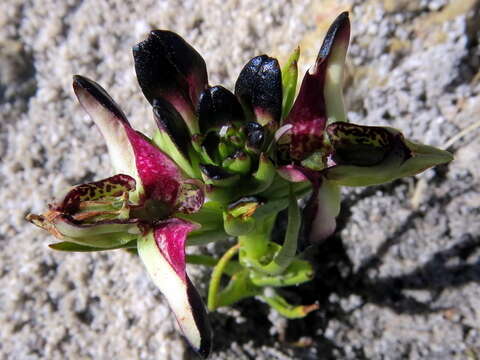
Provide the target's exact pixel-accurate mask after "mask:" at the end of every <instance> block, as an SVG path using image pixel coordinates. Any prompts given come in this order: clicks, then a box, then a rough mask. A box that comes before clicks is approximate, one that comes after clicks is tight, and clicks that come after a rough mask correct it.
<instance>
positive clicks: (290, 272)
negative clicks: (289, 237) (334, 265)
mask: <svg viewBox="0 0 480 360" xmlns="http://www.w3.org/2000/svg"><path fill="white" fill-rule="evenodd" d="M314 275H315V273H314V270H313V267H312V265H311V264H310V263H309V262H308V261H305V260H300V259H294V260H293V261H292V263H291V264H290V265H289V266H288V267H287V268H286V269H285V271H284V272H283V273H282V274H280V275H266V274H263V273H261V272H258V271H254V270H252V271H251V272H250V280H252V283H253V284H254V285H256V286H260V287H265V286H273V287H283V286H292V285H299V284H302V283H305V282H308V281H310V280H312V279H313V277H314Z"/></svg>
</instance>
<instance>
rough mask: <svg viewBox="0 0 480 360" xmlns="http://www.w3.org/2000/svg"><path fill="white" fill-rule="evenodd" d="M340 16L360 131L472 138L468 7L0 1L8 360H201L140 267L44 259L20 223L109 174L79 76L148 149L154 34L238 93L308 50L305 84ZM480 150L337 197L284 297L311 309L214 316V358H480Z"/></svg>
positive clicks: (472, 143)
mask: <svg viewBox="0 0 480 360" xmlns="http://www.w3.org/2000/svg"><path fill="white" fill-rule="evenodd" d="M347 9H348V10H350V11H351V21H352V27H353V30H352V33H353V38H352V45H351V48H350V53H349V75H348V79H347V84H346V90H347V102H348V104H349V110H350V112H349V117H350V119H351V120H352V121H354V122H357V123H362V124H370V125H373V124H381V125H388V126H394V127H397V128H400V129H402V130H403V131H404V133H405V134H406V135H407V136H409V137H411V138H413V139H415V140H418V141H421V142H425V143H428V144H432V145H436V146H442V145H443V144H445V142H446V141H447V140H448V139H450V138H451V137H452V136H454V135H455V134H456V133H458V131H459V130H461V129H463V128H465V127H467V126H468V125H470V124H472V123H474V122H475V121H478V120H479V118H480V116H479V114H480V111H479V110H480V92H479V91H480V73H479V71H478V70H479V63H480V62H479V58H480V49H479V46H478V45H479V27H480V10H479V9H480V2H479V1H475V0H457V1H454V0H452V1H450V2H449V1H447V0H433V1H426V0H425V1H424V0H422V1H420V0H418V1H406V0H400V1H391V0H367V1H360V0H358V1H354V0H351V1H349V0H343V1H332V0H325V1H295V2H291V1H286V0H281V1H277V0H271V1H251V0H230V1H208V0H203V1H194V0H185V1H153V0H151V1H149V0H136V1H117V2H115V1H105V2H98V1H93V0H85V1H78V0H68V1H55V0H34V1H23V0H7V1H2V2H1V3H0V158H1V164H0V184H1V186H0V198H1V199H2V201H1V212H0V259H1V260H0V263H1V269H0V323H1V324H2V326H0V357H1V358H4V359H22V360H23V359H190V358H194V357H193V355H192V354H191V353H190V351H189V350H188V349H187V348H186V347H185V345H184V343H183V340H182V339H181V338H180V336H179V335H178V333H177V332H176V331H175V327H176V325H175V323H174V319H173V317H172V315H171V314H170V313H169V311H168V309H167V307H166V306H165V304H164V301H163V299H162V297H161V295H160V294H159V292H158V291H157V290H156V289H155V288H154V286H153V285H152V284H151V283H150V281H149V280H148V277H147V276H146V274H145V272H144V271H143V269H142V266H141V264H140V262H139V260H138V259H137V258H135V257H134V256H132V255H130V254H128V253H126V252H123V251H113V252H110V253H101V254H100V253H97V254H64V253H58V252H53V251H51V250H49V249H48V247H47V244H48V243H50V242H51V240H52V239H50V238H49V237H48V236H47V235H46V234H44V233H43V232H41V231H39V230H37V229H35V228H34V227H33V226H31V225H30V224H28V223H26V222H25V221H24V219H23V218H24V216H25V214H26V213H28V212H39V211H41V210H42V209H43V208H44V207H45V204H46V202H48V201H50V200H52V198H53V197H54V196H55V195H57V194H59V193H60V192H61V191H62V190H63V189H64V188H66V187H67V186H69V185H73V184H77V183H81V182H85V181H90V180H93V179H100V178H103V177H106V176H107V175H109V174H111V168H110V165H109V159H108V156H107V154H106V147H105V146H104V143H103V141H102V139H101V136H100V134H99V133H98V131H97V130H96V129H95V128H94V127H93V124H92V122H91V121H90V120H89V119H88V117H87V116H86V115H85V113H84V112H83V111H82V110H81V109H80V107H79V105H78V104H77V103H76V100H75V98H74V95H73V91H72V90H71V75H72V74H77V73H78V74H82V75H85V76H88V77H90V78H92V79H95V80H96V81H98V82H99V83H100V84H102V85H103V86H104V87H105V88H106V89H108V90H109V92H110V94H111V95H112V97H113V98H115V99H116V100H117V102H118V103H119V104H121V105H122V107H123V109H124V110H125V112H126V114H127V115H128V116H129V118H130V119H131V121H132V123H133V124H134V126H135V127H136V128H138V129H139V130H142V131H145V132H147V133H151V131H152V129H153V121H152V119H151V116H150V112H149V107H148V105H147V103H146V101H145V100H144V99H143V98H142V96H141V93H140V90H139V88H138V85H137V83H136V80H135V77H134V70H133V64H132V57H131V47H132V45H134V44H135V43H136V42H138V41H140V40H142V38H143V37H144V36H145V35H146V34H147V32H148V31H149V29H152V28H164V29H170V30H173V31H176V32H178V33H179V34H181V35H182V36H184V37H185V38H186V39H187V40H188V41H189V42H190V43H192V44H193V45H194V46H195V47H196V48H197V49H198V50H199V51H200V52H201V53H202V54H203V56H204V58H205V60H206V62H207V64H208V66H209V76H210V82H211V83H212V84H217V83H222V84H224V85H226V86H228V87H230V88H231V87H232V85H233V83H234V81H235V79H236V76H237V75H238V73H239V71H240V69H241V68H242V66H243V64H244V63H245V62H246V61H247V60H248V59H249V58H251V57H252V56H255V55H258V54H261V53H268V54H270V55H274V56H278V57H279V58H280V59H284V58H285V56H286V55H287V54H288V52H289V51H291V50H292V49H293V48H294V47H295V46H296V45H297V44H298V43H299V42H301V43H302V49H303V50H304V51H303V53H304V55H305V57H304V59H305V60H304V61H303V62H302V64H303V65H302V66H303V68H305V66H306V65H305V64H307V63H308V61H311V60H312V57H314V55H315V52H316V51H317V49H318V47H319V46H320V43H321V39H322V33H323V32H324V31H325V29H326V26H327V24H328V23H329V22H330V21H331V20H332V19H334V17H335V16H336V14H337V13H339V12H340V11H342V10H347ZM478 139H479V131H478V130H477V131H476V132H475V131H472V132H470V133H469V134H467V136H465V137H464V138H462V139H460V140H459V141H457V142H455V143H454V144H453V145H452V146H451V147H450V150H452V151H453V152H454V153H455V157H456V160H455V161H454V162H452V163H451V164H450V165H448V166H443V167H439V168H436V169H434V170H430V171H428V172H426V173H425V174H423V175H421V176H418V177H417V178H415V179H413V178H412V179H403V180H399V181H396V182H394V183H392V184H388V185H385V186H380V187H374V188H368V189H355V190H348V189H347V190H345V191H344V195H345V196H344V202H343V206H342V211H341V215H340V218H339V227H338V230H337V232H336V234H335V236H333V237H332V238H331V239H329V240H328V241H326V242H325V243H324V244H322V245H321V246H320V247H318V248H317V249H315V250H314V251H312V252H311V254H310V257H311V258H312V259H313V260H314V261H315V262H316V263H317V264H318V266H317V267H318V268H317V278H316V279H315V281H314V282H312V283H310V284H308V285H305V286H302V287H299V288H294V289H289V290H288V291H287V295H288V296H290V297H291V298H292V299H294V300H297V301H302V302H305V303H308V302H312V301H318V302H319V303H320V310H319V311H317V312H315V313H313V314H311V315H310V316H309V317H307V318H306V319H303V320H296V321H285V320H284V319H281V318H279V317H278V316H277V315H276V314H275V313H273V312H270V311H269V310H268V309H267V308H266V307H265V306H263V305H260V303H258V302H256V301H254V300H249V301H245V302H242V303H240V304H238V305H237V306H235V307H234V308H233V309H230V310H228V311H222V312H219V313H216V314H212V315H211V317H212V322H213V325H214V328H215V331H216V334H217V335H216V338H215V348H214V349H215V353H214V354H213V356H212V358H213V359H233V358H235V359H238V360H240V359H252V358H258V359H319V358H320V359H477V358H480V329H479V326H480V325H479V324H480V288H479V286H478V282H479V280H480V165H479V163H478V159H479V158H478V154H479V153H480V142H479V140H478ZM419 183H421V184H423V185H422V188H421V190H422V191H419V192H417V195H418V196H416V197H415V201H413V203H412V195H413V193H414V190H415V188H416V187H417V184H419ZM202 276H203V275H202V273H201V272H198V271H197V278H198V279H199V280H200V279H201V278H202Z"/></svg>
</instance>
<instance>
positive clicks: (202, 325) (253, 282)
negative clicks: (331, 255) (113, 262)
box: [27, 13, 452, 357]
mask: <svg viewBox="0 0 480 360" xmlns="http://www.w3.org/2000/svg"><path fill="white" fill-rule="evenodd" d="M349 38H350V23H349V18H348V14H347V13H342V14H340V15H339V16H338V18H337V19H336V20H335V22H334V23H333V24H332V25H331V27H330V29H329V30H328V33H327V35H326V37H325V39H324V41H323V44H322V46H321V48H320V51H319V53H318V57H317V60H316V62H315V64H314V65H313V66H312V67H311V68H310V69H309V71H308V72H307V73H306V74H305V76H304V78H303V80H302V83H301V85H300V88H299V91H298V95H297V96H296V97H295V95H296V93H297V91H296V90H297V60H298V57H299V49H296V50H295V51H294V52H293V54H292V55H291V57H290V59H289V60H288V62H287V63H286V64H285V65H284V66H283V68H281V67H280V65H279V63H278V61H277V60H276V59H274V58H271V57H268V56H266V55H261V56H257V57H254V58H253V59H251V60H250V61H249V62H248V63H247V64H246V65H245V67H244V68H243V70H242V71H241V73H240V75H239V77H238V80H237V82H236V84H235V91H234V92H233V93H232V92H231V91H229V90H228V89H226V88H224V87H222V86H218V85H217V86H210V85H209V84H208V76H207V70H206V66H205V62H204V60H203V58H202V57H201V55H200V54H199V53H198V52H197V51H196V50H195V49H193V48H192V47H191V46H190V45H189V44H188V43H186V42H185V41H184V40H183V39H182V38H181V37H180V36H179V35H177V34H175V33H172V32H169V31H163V30H154V31H152V32H151V33H150V35H149V37H148V38H147V39H146V40H145V41H143V42H141V43H139V44H138V45H137V46H135V47H134V48H133V56H134V60H135V70H136V73H137V78H138V82H139V84H140V87H141V89H142V91H143V93H144V95H145V97H146V98H147V100H148V102H149V103H150V105H151V107H152V113H153V117H154V119H155V121H156V123H157V126H158V130H157V131H156V133H155V134H154V136H153V137H152V138H148V137H146V136H145V135H143V134H141V133H139V132H137V131H135V130H134V129H133V128H132V127H131V126H130V124H129V122H128V120H127V118H126V117H125V115H124V113H123V112H122V110H120V108H119V106H118V105H117V104H116V103H115V102H114V100H113V99H112V98H111V97H110V96H109V95H108V94H107V93H106V91H105V90H104V89H103V88H102V87H101V86H100V85H98V84H96V83H95V82H93V81H92V80H89V79H87V78H85V77H82V76H74V80H73V88H74V91H75V94H76V95H77V97H78V100H79V101H80V103H81V105H82V106H83V108H84V109H85V111H86V112H87V113H88V114H89V115H90V116H91V118H92V119H93V121H94V122H95V124H96V125H97V126H98V128H99V129H100V131H101V132H102V134H103V136H104V138H105V141H106V143H107V146H108V151H109V153H110V156H111V160H112V164H113V167H114V169H115V172H116V175H114V176H112V177H109V178H107V179H104V180H100V181H96V182H92V183H87V184H82V185H78V186H75V187H73V189H71V190H70V191H69V192H68V193H67V194H66V195H65V197H64V198H63V199H62V200H60V201H59V202H56V203H54V204H51V205H50V206H49V209H48V210H47V211H46V212H45V213H44V214H42V215H34V214H30V215H28V216H27V219H28V220H29V221H31V222H32V223H34V224H35V225H37V226H39V227H41V228H43V229H45V230H47V231H49V232H50V233H51V234H52V235H54V236H55V237H57V238H58V239H60V240H61V241H60V242H57V243H55V244H52V245H50V247H51V248H53V249H55V250H62V251H101V250H110V249H118V248H128V249H132V250H136V251H137V252H138V255H139V256H140V258H141V259H142V261H143V263H144V265H145V267H146V269H147V271H148V273H149V274H150V276H151V278H152V280H153V282H154V283H155V284H156V285H157V286H158V288H159V289H160V291H161V292H162V293H163V295H164V296H165V298H166V299H167V300H168V302H169V304H170V307H171V309H172V311H173V312H174V314H175V316H176V318H177V321H178V324H179V326H180V328H181V330H182V332H183V334H184V335H185V337H186V338H187V340H188V341H189V342H190V344H191V345H192V346H193V347H194V348H195V349H196V351H197V352H198V353H199V354H200V355H202V356H203V357H207V356H208V354H209V353H210V351H211V344H212V333H211V329H210V326H209V322H208V317H207V312H206V310H205V306H204V303H203V301H202V299H201V297H200V295H199V294H198V292H197V291H196V290H195V288H194V286H193V285H192V282H191V281H190V279H189V277H188V275H187V273H186V263H187V262H190V263H194V264H202V265H207V266H212V267H213V272H212V277H211V282H210V285H209V293H208V302H207V305H208V308H209V310H215V309H216V308H218V307H221V306H228V305H231V304H233V303H235V302H237V301H239V300H241V299H244V298H246V297H252V296H255V297H257V298H258V299H260V300H262V301H264V302H266V303H268V304H269V305H270V306H272V307H273V308H274V309H275V310H277V311H278V312H280V313H281V314H282V315H284V316H286V317H288V318H298V317H303V316H305V315H307V314H308V313H309V312H310V311H312V310H315V309H316V305H315V304H312V305H292V304H289V303H288V302H287V301H286V300H285V299H284V298H283V297H281V296H280V295H279V294H278V293H277V292H275V290H274V289H275V288H277V287H283V286H292V285H298V284H301V283H304V282H307V281H309V280H311V279H312V277H313V276H314V272H313V267H312V265H311V264H310V263H309V262H307V261H305V260H304V259H302V254H301V253H300V252H299V247H300V245H301V244H300V240H299V239H302V240H301V241H304V242H307V243H314V242H318V241H321V240H322V239H325V238H326V237H328V236H329V235H331V234H332V232H333V231H334V230H335V217H336V216H337V215H338V212H339V206H340V196H339V194H340V190H339V188H340V186H342V185H343V186H368V185H375V184H381V183H385V182H389V181H392V180H394V179H397V178H400V177H403V176H410V175H414V174H417V173H419V172H421V171H423V170H425V169H427V168H429V167H431V166H434V165H437V164H441V163H445V162H448V161H450V160H451V159H452V157H451V155H450V154H449V153H448V152H445V151H442V150H439V149H436V148H433V147H430V146H426V145H420V144H417V143H413V142H411V141H409V140H406V139H405V138H404V137H403V135H402V134H401V133H400V132H399V131H398V130H395V129H392V128H387V127H375V126H364V125H356V124H351V123H348V121H347V117H346V114H345V110H344V105H343V95H342V81H343V73H344V68H345V57H346V53H347V48H348V43H349ZM302 198H305V199H306V205H305V207H304V208H302V209H300V208H299V206H298V200H299V199H302ZM283 210H287V213H288V224H287V227H286V230H285V234H284V239H283V241H278V240H279V239H272V230H273V228H274V226H275V223H276V220H277V217H278V214H279V212H280V211H283ZM222 240H225V241H230V242H232V241H233V245H232V247H231V248H230V249H229V250H228V251H226V253H225V254H224V255H223V256H221V257H220V258H218V259H217V258H214V257H210V256H206V255H190V256H186V254H185V246H186V245H202V244H206V243H208V242H212V241H222ZM303 245H305V244H303ZM222 276H228V277H229V282H228V284H227V286H225V287H224V288H222V289H221V286H220V284H221V282H220V280H221V278H222Z"/></svg>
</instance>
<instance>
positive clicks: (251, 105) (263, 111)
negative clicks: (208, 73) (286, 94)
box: [235, 55, 282, 125]
mask: <svg viewBox="0 0 480 360" xmlns="http://www.w3.org/2000/svg"><path fill="white" fill-rule="evenodd" d="M235 95H237V97H238V98H239V100H240V102H241V103H242V105H243V106H244V108H245V109H246V110H247V111H248V112H249V113H250V114H252V115H253V116H255V117H256V120H257V121H258V122H259V123H260V124H262V125H266V124H268V123H271V122H274V123H279V122H280V116H281V114H282V74H281V71H280V66H279V64H278V61H277V59H273V58H271V57H268V56H266V55H261V56H257V57H254V58H253V59H251V60H250V61H249V62H248V63H247V64H246V65H245V67H244V68H243V70H242V71H241V72H240V75H239V76H238V80H237V83H236V84H235Z"/></svg>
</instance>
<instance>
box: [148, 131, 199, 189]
mask: <svg viewBox="0 0 480 360" xmlns="http://www.w3.org/2000/svg"><path fill="white" fill-rule="evenodd" d="M152 142H153V143H154V144H155V145H156V146H158V148H159V149H160V150H162V151H163V152H164V153H165V154H167V155H168V156H169V157H170V158H171V159H172V160H173V161H175V163H176V164H177V165H178V166H179V167H180V168H181V169H182V170H183V172H184V173H185V175H186V176H187V177H189V178H192V179H193V178H199V173H197V172H195V171H194V170H193V168H192V165H191V164H190V162H189V161H188V159H187V158H186V157H185V156H184V155H183V154H182V153H181V152H180V150H179V149H178V147H177V145H176V144H175V143H174V142H173V140H172V138H171V137H170V135H168V133H167V131H161V130H157V131H156V132H155V135H154V136H153V139H152Z"/></svg>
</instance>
